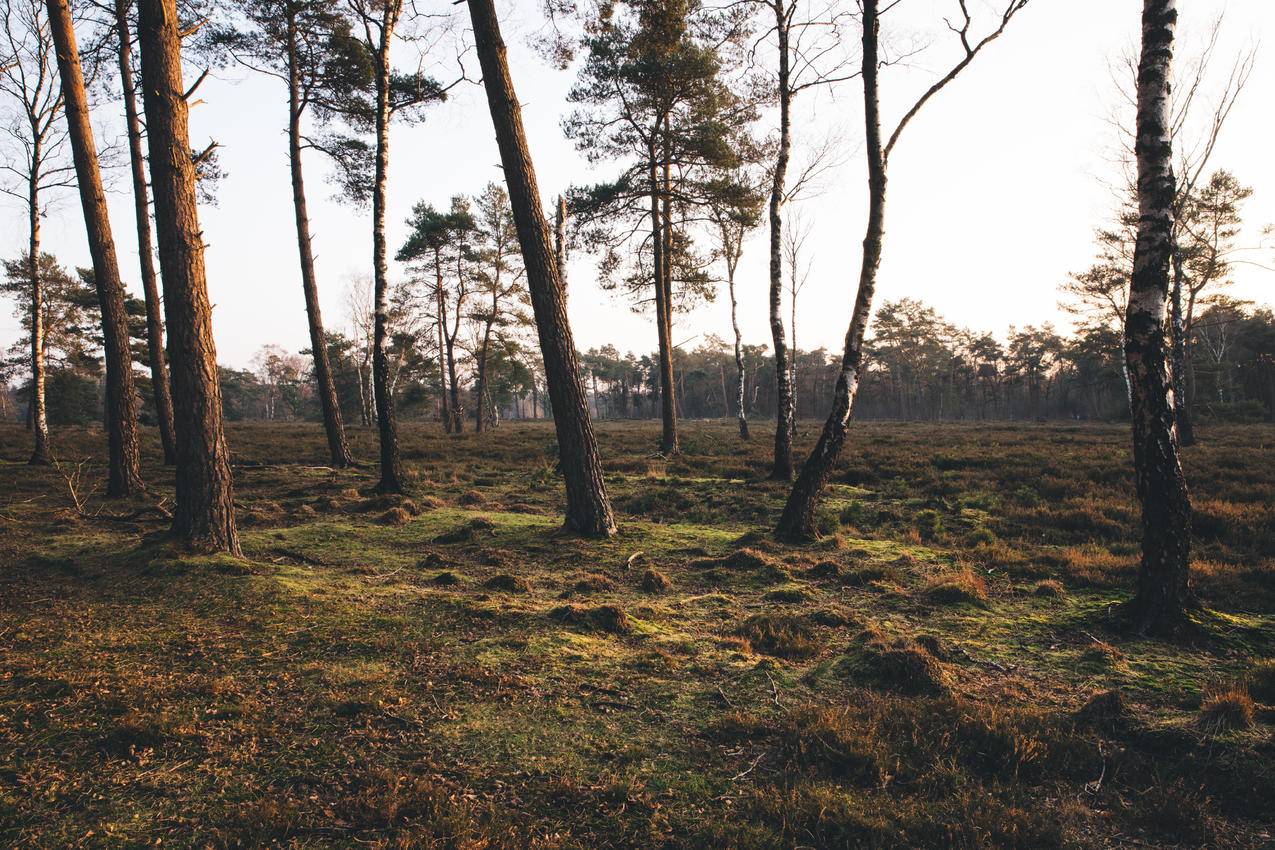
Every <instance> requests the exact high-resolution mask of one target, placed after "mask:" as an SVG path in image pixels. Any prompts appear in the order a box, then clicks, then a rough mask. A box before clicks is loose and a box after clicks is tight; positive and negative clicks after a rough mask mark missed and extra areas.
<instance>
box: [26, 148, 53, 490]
mask: <svg viewBox="0 0 1275 850" xmlns="http://www.w3.org/2000/svg"><path fill="white" fill-rule="evenodd" d="M40 147H41V144H40V140H39V139H36V140H35V142H34V144H33V145H32V152H31V174H30V179H29V181H28V183H27V212H28V214H29V224H30V240H29V241H28V243H27V264H28V270H29V273H30V276H31V397H30V399H29V400H28V402H27V411H28V419H29V420H30V422H31V431H32V433H33V435H34V436H35V448H34V449H33V450H32V452H31V459H30V460H29V461H28V463H29V464H30V465H31V466H48V465H49V464H51V463H53V454H52V452H51V451H50V450H49V418H48V414H47V413H46V412H45V410H46V408H45V403H44V281H43V280H41V279H40V167H39V163H40V162H42V161H43V154H42V153H41V151H40Z"/></svg>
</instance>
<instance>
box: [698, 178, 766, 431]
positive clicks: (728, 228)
mask: <svg viewBox="0 0 1275 850" xmlns="http://www.w3.org/2000/svg"><path fill="white" fill-rule="evenodd" d="M757 182H758V181H756V180H755V179H753V175H751V174H749V173H748V172H747V171H746V170H744V169H736V170H735V173H732V174H730V175H728V176H727V178H726V183H727V184H728V185H732V186H735V187H740V188H744V189H746V191H742V192H721V193H717V197H718V198H719V199H720V201H721V202H719V203H714V204H711V205H710V206H709V216H710V217H711V219H712V222H713V225H714V226H715V228H716V231H717V232H716V236H717V252H718V254H719V255H720V256H721V258H722V263H723V264H724V265H725V266H726V291H727V293H728V294H729V295H730V324H731V331H732V332H733V333H734V336H735V378H736V381H735V416H736V419H737V421H738V423H739V437H740V439H741V440H747V439H749V435H748V399H747V396H746V393H745V385H746V384H747V370H746V368H745V363H744V340H743V336H742V335H741V334H740V332H739V301H738V299H737V298H736V296H735V277H736V273H737V272H738V271H739V261H740V258H741V257H742V256H743V253H744V237H745V236H746V235H747V234H748V232H749V231H751V230H752V229H753V228H755V227H756V226H757V225H758V224H759V223H760V219H761V197H760V193H759V192H758V191H757V190H756V187H757ZM749 188H751V189H752V191H747V189H749Z"/></svg>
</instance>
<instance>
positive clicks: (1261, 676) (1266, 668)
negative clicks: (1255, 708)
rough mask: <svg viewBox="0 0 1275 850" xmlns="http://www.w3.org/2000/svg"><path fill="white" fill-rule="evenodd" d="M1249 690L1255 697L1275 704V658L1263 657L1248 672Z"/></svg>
mask: <svg viewBox="0 0 1275 850" xmlns="http://www.w3.org/2000/svg"><path fill="white" fill-rule="evenodd" d="M1248 692H1249V694H1251V695H1252V697H1253V698H1254V699H1258V700H1261V701H1262V702H1264V703H1266V704H1267V705H1275V658H1263V659H1261V660H1260V661H1258V662H1256V663H1255V664H1254V665H1253V669H1251V670H1250V671H1249V674H1248Z"/></svg>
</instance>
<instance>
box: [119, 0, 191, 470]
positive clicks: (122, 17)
mask: <svg viewBox="0 0 1275 850" xmlns="http://www.w3.org/2000/svg"><path fill="white" fill-rule="evenodd" d="M130 5H131V3H129V0H115V27H116V30H117V33H118V35H119V40H120V87H121V89H122V91H123V96H124V121H125V126H126V129H127V131H128V158H129V164H130V166H131V168H132V176H133V207H134V217H135V218H136V220H137V257H138V261H139V263H140V266H141V274H142V293H143V294H144V295H145V298H146V354H147V358H148V359H149V360H150V370H151V391H152V392H153V394H154V396H155V418H156V420H157V424H158V425H159V441H160V445H162V446H163V449H164V465H165V466H173V465H174V464H176V463H177V441H176V437H175V436H174V433H173V394H172V389H171V388H170V386H169V382H168V357H167V355H165V353H164V314H163V310H164V305H163V304H162V303H161V302H160V298H159V280H158V279H157V277H156V275H155V255H154V250H155V249H154V247H153V245H152V239H151V210H150V190H149V189H148V188H147V186H146V158H145V156H144V154H143V153H142V121H141V118H140V117H139V116H138V114H137V89H136V86H135V84H134V80H133V44H132V40H133V39H132V34H131V33H130V32H129V22H128V10H129V6H130Z"/></svg>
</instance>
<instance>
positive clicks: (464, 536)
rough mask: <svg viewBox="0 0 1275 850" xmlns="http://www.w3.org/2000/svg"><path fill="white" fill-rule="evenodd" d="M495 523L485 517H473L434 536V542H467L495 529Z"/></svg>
mask: <svg viewBox="0 0 1275 850" xmlns="http://www.w3.org/2000/svg"><path fill="white" fill-rule="evenodd" d="M495 528H496V524H495V523H494V522H492V521H491V520H489V519H487V518H486V517H474V518H473V519H471V520H470V521H469V522H467V523H465V524H464V525H461V526H458V527H456V528H453V529H452V530H451V531H444V532H443V533H442V534H440V535H438V536H437V537H435V538H434V542H435V543H468V542H469V541H471V540H475V539H477V538H478V537H480V536H482V535H484V534H490V533H491V532H492V531H493V530H495Z"/></svg>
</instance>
